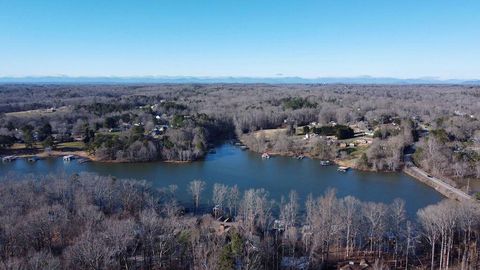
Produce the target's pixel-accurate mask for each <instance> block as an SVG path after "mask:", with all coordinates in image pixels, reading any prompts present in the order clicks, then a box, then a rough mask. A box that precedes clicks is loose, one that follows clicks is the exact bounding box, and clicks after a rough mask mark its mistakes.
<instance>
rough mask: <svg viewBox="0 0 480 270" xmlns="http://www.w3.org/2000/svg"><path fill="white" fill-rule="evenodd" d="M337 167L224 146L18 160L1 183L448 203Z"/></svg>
mask: <svg viewBox="0 0 480 270" xmlns="http://www.w3.org/2000/svg"><path fill="white" fill-rule="evenodd" d="M336 169H337V167H336V166H320V165H319V162H318V160H310V159H303V160H296V159H293V158H288V157H274V158H271V159H269V160H262V159H261V157H260V155H258V154H255V153H252V152H249V151H242V150H240V149H239V148H237V147H235V146H232V145H223V146H221V147H219V148H217V149H216V153H212V154H209V155H208V156H207V157H206V159H205V160H204V161H198V162H193V163H186V164H173V163H163V162H152V163H131V164H109V163H96V162H90V163H84V164H79V163H77V162H76V161H72V162H67V163H65V162H63V160H62V159H61V158H52V159H45V160H39V161H37V162H35V163H29V162H27V161H26V160H24V159H19V160H16V161H14V162H11V163H2V162H0V177H2V176H6V175H8V174H9V173H27V174H28V173H32V174H49V173H56V172H66V173H68V174H71V173H76V172H82V171H86V172H95V173H98V174H100V175H112V176H115V177H117V178H135V179H145V180H147V181H149V182H150V183H151V184H152V185H153V186H155V187H165V186H168V185H171V184H175V185H178V187H179V188H178V192H177V194H178V196H179V197H180V199H181V200H183V201H185V200H189V199H190V196H189V194H188V193H187V191H186V189H187V185H188V183H189V182H190V181H192V180H194V179H202V180H203V181H205V182H206V183H207V188H206V190H205V192H204V194H203V197H204V198H205V200H209V199H210V198H211V188H212V186H213V184H214V183H224V184H227V185H234V184H237V185H238V186H239V188H240V189H242V190H244V189H248V188H264V189H266V190H268V191H269V192H270V195H271V197H272V198H273V199H275V200H277V201H278V200H279V199H280V197H281V196H282V195H285V196H287V195H288V192H289V191H290V190H292V189H293V190H296V191H297V192H298V193H299V195H300V197H301V199H302V200H303V199H305V198H306V197H307V195H308V194H309V193H312V194H313V195H315V196H318V195H321V194H323V193H324V191H325V190H326V189H327V188H330V187H331V188H335V189H336V190H337V194H338V196H339V197H343V196H347V195H353V196H355V197H357V198H359V199H360V200H363V201H376V202H385V203H390V202H392V201H393V200H394V199H395V198H402V199H404V200H405V201H406V206H407V210H408V212H409V214H410V215H412V214H415V212H416V211H417V210H418V209H419V208H422V207H425V206H427V205H429V204H433V203H436V202H438V201H440V200H441V199H442V198H443V197H442V196H441V195H440V194H439V193H437V192H436V191H435V190H434V189H432V188H430V187H428V186H426V185H424V184H422V183H420V182H418V181H416V180H415V179H413V178H411V177H409V176H407V175H405V174H403V173H373V172H359V171H355V170H350V171H348V172H346V173H340V172H337V170H336ZM207 197H208V198H207Z"/></svg>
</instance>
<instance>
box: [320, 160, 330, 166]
mask: <svg viewBox="0 0 480 270" xmlns="http://www.w3.org/2000/svg"><path fill="white" fill-rule="evenodd" d="M320 165H322V166H328V165H330V160H320Z"/></svg>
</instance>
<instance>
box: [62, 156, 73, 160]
mask: <svg viewBox="0 0 480 270" xmlns="http://www.w3.org/2000/svg"><path fill="white" fill-rule="evenodd" d="M72 159H75V156H74V155H67V156H63V161H72Z"/></svg>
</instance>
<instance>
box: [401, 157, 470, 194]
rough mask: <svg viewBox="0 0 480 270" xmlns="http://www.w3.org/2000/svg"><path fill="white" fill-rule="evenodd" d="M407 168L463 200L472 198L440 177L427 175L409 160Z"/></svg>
mask: <svg viewBox="0 0 480 270" xmlns="http://www.w3.org/2000/svg"><path fill="white" fill-rule="evenodd" d="M409 169H411V170H412V171H414V172H415V173H418V174H420V175H422V176H423V177H425V178H426V179H428V180H429V181H431V182H433V183H435V184H437V185H438V186H440V187H442V188H444V189H446V190H448V191H449V192H451V193H454V194H455V195H456V196H457V197H458V198H461V199H464V200H472V196H470V195H468V194H467V193H465V192H463V191H461V190H460V189H458V188H456V187H453V186H451V185H450V184H447V183H445V182H444V181H442V180H441V179H439V178H437V177H435V176H429V174H428V173H426V172H425V171H423V170H421V169H420V168H418V167H416V166H415V165H413V163H411V162H409Z"/></svg>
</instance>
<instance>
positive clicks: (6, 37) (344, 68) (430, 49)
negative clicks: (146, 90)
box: [0, 0, 480, 79]
mask: <svg viewBox="0 0 480 270" xmlns="http://www.w3.org/2000/svg"><path fill="white" fill-rule="evenodd" d="M479 14H480V1H461V0H457V1H447V0H445V1H442V0H435V1H434V0H421V1H420V0H415V1H408V0H402V1H385V0H384V1H369V0H363V1H360V0H352V1H342V0H327V1H321V0H312V1H307V0H291V1H284V0H276V1H267V0H221V1H213V0H190V1H184V0H130V1H127V0H112V1H105V0H96V1H93V0H58V1H57V0H41V1H40V0H29V1H27V0H0V76H45V75H69V76H147V75H154V76H178V75H180V76H253V77H265V76H267V77H272V76H301V77H308V78H312V77H326V76H346V77H352V76H361V75H370V76H391V77H398V78H411V77H423V76H434V77H439V78H442V79H447V78H458V79H470V78H477V79H478V78H480V15H479Z"/></svg>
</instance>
